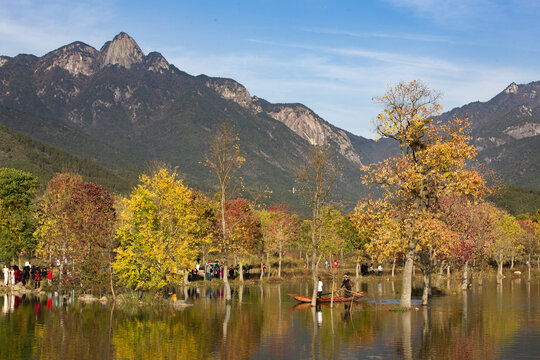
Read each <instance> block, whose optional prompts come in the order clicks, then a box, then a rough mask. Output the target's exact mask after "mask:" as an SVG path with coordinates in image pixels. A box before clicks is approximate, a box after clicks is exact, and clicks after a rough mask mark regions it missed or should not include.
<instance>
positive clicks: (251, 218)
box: [225, 198, 262, 281]
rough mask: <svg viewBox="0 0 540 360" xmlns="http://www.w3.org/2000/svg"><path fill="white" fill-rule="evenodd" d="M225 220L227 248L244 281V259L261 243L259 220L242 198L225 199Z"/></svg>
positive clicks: (254, 252) (248, 203)
mask: <svg viewBox="0 0 540 360" xmlns="http://www.w3.org/2000/svg"><path fill="white" fill-rule="evenodd" d="M225 221H226V222H227V227H228V228H227V231H228V232H229V233H228V235H227V237H228V239H229V241H230V242H229V249H228V250H229V252H230V253H231V254H232V256H233V257H234V259H235V262H236V263H238V265H239V274H240V281H244V272H243V268H242V265H243V262H244V259H245V257H247V256H250V255H255V254H256V253H257V252H258V250H259V249H260V247H261V245H262V243H261V238H262V233H261V221H260V219H259V217H258V216H257V214H256V213H255V212H254V211H253V209H252V206H251V204H250V202H249V201H248V200H246V199H243V198H238V199H236V200H229V201H227V204H226V209H225Z"/></svg>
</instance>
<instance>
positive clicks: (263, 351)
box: [0, 277, 540, 360]
mask: <svg viewBox="0 0 540 360" xmlns="http://www.w3.org/2000/svg"><path fill="white" fill-rule="evenodd" d="M417 285H418V286H420V283H418V284H417ZM218 286H219V285H214V286H213V287H206V288H205V287H201V288H196V289H195V288H191V289H189V290H188V291H185V293H184V292H182V293H179V294H178V296H179V297H180V298H183V297H184V296H187V297H188V299H189V300H190V301H192V302H193V303H194V306H193V307H192V308H190V309H187V310H183V311H175V310H173V309H171V308H164V307H161V308H133V307H125V306H115V307H111V306H104V305H101V304H99V303H96V304H91V305H85V304H82V303H79V302H76V301H75V302H71V300H70V299H69V298H67V299H65V301H64V299H62V298H60V297H58V296H55V295H54V294H49V295H48V296H41V297H37V296H33V295H26V296H24V297H16V296H12V295H5V296H3V297H0V303H1V304H2V305H1V309H2V316H0V341H1V342H2V344H1V345H0V359H45V360H46V359H152V360H155V359H295V360H296V359H497V358H500V359H516V358H523V359H530V358H540V351H539V345H540V301H539V299H540V286H539V283H538V281H535V282H532V283H528V282H527V281H525V280H521V279H505V280H504V283H503V285H502V287H501V286H497V285H496V284H495V283H494V281H488V280H485V281H484V283H483V285H482V286H479V285H476V286H475V287H474V288H473V289H471V290H469V291H467V292H465V293H462V292H461V291H457V289H458V287H459V284H458V283H457V282H456V283H450V282H446V281H445V282H444V286H443V289H444V290H447V289H450V291H449V292H450V293H451V294H450V295H447V296H439V297H434V298H433V299H432V304H431V306H429V307H422V306H421V305H419V300H417V299H416V300H415V301H414V302H413V309H412V310H411V311H406V312H402V311H395V307H396V305H397V304H398V303H399V301H398V299H399V292H400V287H401V284H400V282H399V281H392V280H390V279H386V278H383V277H381V278H379V277H377V278H369V279H366V281H363V282H362V283H359V284H358V286H357V290H362V291H367V293H368V296H367V297H366V298H364V299H362V300H361V301H358V302H355V303H354V304H352V305H351V306H349V304H336V305H335V307H334V308H330V306H328V305H324V306H321V307H318V308H311V307H310V306H296V305H297V303H296V301H295V300H293V299H292V298H290V297H288V296H287V294H288V293H299V294H310V293H311V289H310V287H309V284H307V283H306V282H288V283H282V284H265V285H264V286H258V285H255V286H253V285H251V286H241V287H237V288H235V289H234V296H233V302H232V304H230V305H227V304H225V301H224V299H223V290H222V289H221V288H219V287H218Z"/></svg>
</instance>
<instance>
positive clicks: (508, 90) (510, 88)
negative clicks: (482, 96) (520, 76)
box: [504, 82, 519, 94]
mask: <svg viewBox="0 0 540 360" xmlns="http://www.w3.org/2000/svg"><path fill="white" fill-rule="evenodd" d="M518 89H519V87H518V86H517V85H516V83H515V82H513V83H511V84H510V85H508V87H507V88H506V89H504V93H505V94H517V92H518Z"/></svg>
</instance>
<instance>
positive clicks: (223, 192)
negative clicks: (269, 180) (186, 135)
mask: <svg viewBox="0 0 540 360" xmlns="http://www.w3.org/2000/svg"><path fill="white" fill-rule="evenodd" d="M244 162H245V158H244V157H243V156H242V155H241V154H240V146H239V145H238V137H237V136H236V135H235V134H234V133H233V130H232V128H231V126H230V125H228V124H226V123H224V124H222V125H221V127H220V129H219V131H218V132H217V134H216V136H215V138H214V139H213V140H212V142H211V143H210V152H209V154H208V158H207V159H206V165H207V166H209V167H210V168H211V169H212V171H213V172H214V174H215V175H216V177H217V180H218V185H219V217H220V223H221V239H220V241H219V242H220V244H219V248H220V251H221V257H222V260H223V266H224V270H223V282H224V283H225V300H226V301H228V302H230V301H231V286H230V284H229V278H228V276H229V274H228V273H229V271H228V261H229V255H230V254H229V250H230V246H231V243H230V240H231V239H230V237H229V232H228V229H227V221H226V218H225V211H226V205H227V198H228V196H230V192H231V190H232V189H231V188H232V186H233V185H234V180H235V175H236V170H237V169H239V168H240V167H241V166H242V164H243V163H244Z"/></svg>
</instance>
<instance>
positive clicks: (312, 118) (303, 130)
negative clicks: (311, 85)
mask: <svg viewBox="0 0 540 360" xmlns="http://www.w3.org/2000/svg"><path fill="white" fill-rule="evenodd" d="M206 86H208V87H210V88H211V89H213V90H214V91H216V92H217V93H218V94H219V95H220V96H221V97H223V98H224V99H227V100H232V101H234V102H235V103H237V104H238V105H240V106H242V107H243V108H245V109H248V110H249V111H251V112H253V113H260V112H263V113H265V114H266V115H268V116H270V117H272V118H273V119H275V120H278V121H280V122H282V123H283V124H285V125H286V126H287V127H288V128H289V129H291V130H292V131H294V132H295V133H296V134H297V135H299V136H300V137H301V138H303V139H304V140H306V141H308V142H309V143H310V144H311V145H315V144H319V145H325V144H327V145H331V146H334V148H335V149H336V150H337V151H338V152H339V153H340V154H341V155H343V156H344V157H345V158H346V159H348V160H349V161H351V162H353V163H354V164H356V165H358V166H363V164H362V160H361V158H360V155H359V154H358V153H357V152H356V150H355V149H354V147H353V145H352V143H351V140H350V138H349V136H348V134H347V133H346V132H345V131H343V130H341V129H338V128H336V127H334V126H332V125H330V124H329V123H328V122H326V121H325V120H323V119H322V118H321V117H319V116H318V115H317V114H315V113H314V112H313V111H312V110H311V109H309V108H307V107H306V106H304V105H302V104H270V103H268V102H266V101H264V100H261V99H259V98H258V97H256V96H253V97H252V96H251V95H250V93H249V92H248V90H247V89H246V88H245V87H244V86H242V85H241V84H239V83H237V82H236V81H234V80H232V79H222V78H208V79H207V80H206Z"/></svg>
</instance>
